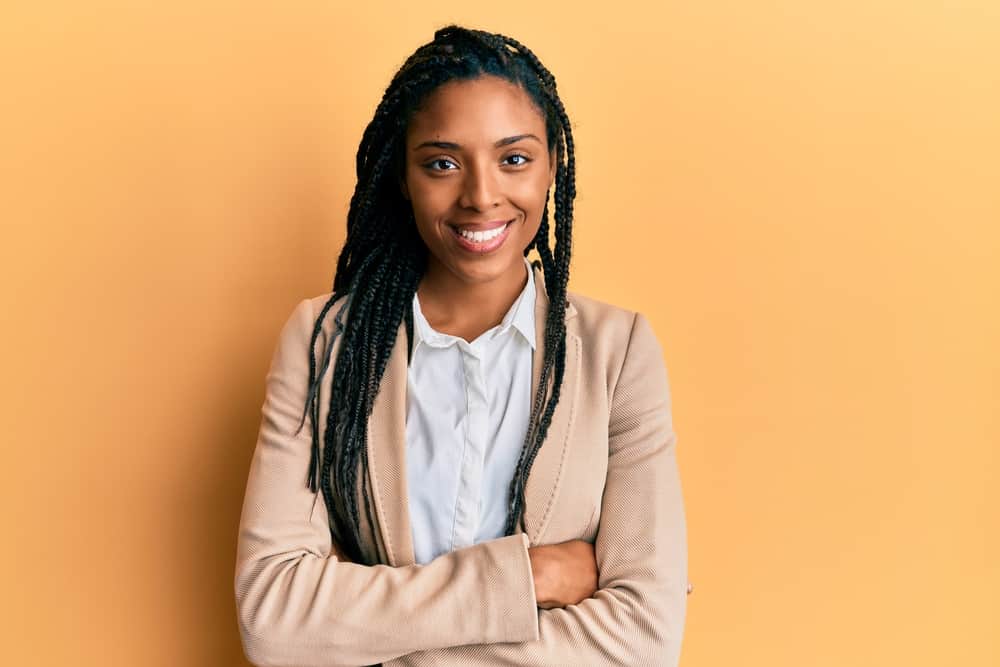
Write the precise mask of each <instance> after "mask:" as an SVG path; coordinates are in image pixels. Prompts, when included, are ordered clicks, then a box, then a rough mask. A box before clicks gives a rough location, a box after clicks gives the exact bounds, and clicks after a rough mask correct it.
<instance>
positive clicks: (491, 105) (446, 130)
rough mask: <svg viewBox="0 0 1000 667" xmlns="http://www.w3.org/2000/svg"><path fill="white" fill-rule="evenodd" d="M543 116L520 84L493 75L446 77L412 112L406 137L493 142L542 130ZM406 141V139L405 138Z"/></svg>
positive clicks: (416, 139)
mask: <svg viewBox="0 0 1000 667" xmlns="http://www.w3.org/2000/svg"><path fill="white" fill-rule="evenodd" d="M544 129H545V120H544V119H543V118H542V115H541V113H540V112H539V111H538V108H537V107H536V106H535V105H534V103H533V102H532V99H531V97H530V96H529V95H528V93H526V92H525V91H524V89H522V88H521V87H520V86H518V85H516V84H513V83H511V82H509V81H507V80H506V79H501V78H499V77H495V76H482V77H480V78H478V79H471V80H466V81H449V82H448V83H445V84H443V85H441V86H440V87H438V88H437V89H436V90H435V91H434V92H433V93H431V94H430V95H428V96H427V98H426V99H425V101H424V104H423V106H422V107H421V109H420V110H419V111H417V112H415V113H414V114H413V118H412V119H411V120H410V123H409V127H408V128H407V137H408V138H409V139H412V140H414V141H423V140H427V139H441V140H449V141H457V142H458V143H463V142H462V139H465V140H466V141H467V142H470V143H471V142H482V143H487V142H488V143H490V144H492V143H493V142H494V141H496V140H497V139H499V138H500V137H505V136H510V135H514V134H520V133H525V132H531V131H534V132H535V133H536V134H539V136H542V134H540V133H544ZM408 143H409V142H408Z"/></svg>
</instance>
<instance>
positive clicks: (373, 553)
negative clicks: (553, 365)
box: [235, 267, 687, 667]
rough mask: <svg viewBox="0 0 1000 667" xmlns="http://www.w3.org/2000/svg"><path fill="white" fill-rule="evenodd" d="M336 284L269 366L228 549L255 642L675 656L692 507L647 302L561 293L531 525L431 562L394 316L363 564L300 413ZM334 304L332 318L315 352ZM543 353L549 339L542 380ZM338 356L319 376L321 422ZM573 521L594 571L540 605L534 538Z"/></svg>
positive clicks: (444, 653)
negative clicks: (419, 531) (344, 542)
mask: <svg viewBox="0 0 1000 667" xmlns="http://www.w3.org/2000/svg"><path fill="white" fill-rule="evenodd" d="M533 270H534V271H535V280H536V281H537V283H536V284H537V285H538V288H539V289H538V295H537V298H536V301H535V308H536V311H535V322H536V328H537V334H538V341H540V343H541V341H544V328H545V314H546V312H547V309H548V298H547V296H546V293H545V289H544V277H543V274H542V272H541V269H539V268H534V267H533ZM329 296H330V294H329V293H328V294H325V295H321V296H317V297H314V298H310V299H305V300H303V301H302V302H300V303H299V304H298V306H297V307H296V308H295V309H294V311H293V313H292V314H291V317H290V318H289V319H288V321H287V323H286V324H285V325H284V328H283V329H282V331H281V333H280V335H279V339H278V342H277V345H276V348H275V351H274V355H273V358H272V360H271V366H270V370H269V372H268V374H267V378H266V396H265V400H264V403H263V407H262V409H261V412H262V420H261V425H260V432H259V436H258V439H257V444H256V448H255V450H254V453H253V459H252V462H251V466H250V472H249V477H248V480H247V487H246V495H245V498H244V502H243V511H242V515H241V518H240V526H239V536H238V546H237V557H236V567H235V592H236V608H237V617H238V621H239V630H240V635H241V638H242V642H243V648H244V651H245V653H246V655H247V657H248V658H249V660H250V661H251V662H252V663H253V664H255V665H297V666H314V667H333V666H334V665H352V666H357V665H372V664H376V663H383V664H384V665H386V666H387V667H389V666H391V667H403V666H414V667H415V666H418V665H419V666H424V665H453V666H455V667H458V666H462V667H468V666H470V665H518V666H521V665H567V666H570V665H571V666H573V667H580V666H597V665H628V666H630V667H638V666H641V665H669V666H674V665H677V663H678V660H679V655H680V650H681V637H682V634H683V631H684V619H685V613H686V588H687V537H686V524H685V513H684V506H683V500H682V494H681V486H680V479H679V476H678V468H677V462H676V452H675V450H676V436H675V433H674V429H673V424H672V419H671V401H670V389H669V386H668V380H667V369H666V365H665V363H664V359H663V355H662V350H661V347H660V344H659V343H658V341H657V338H656V336H655V334H654V332H653V329H652V327H651V326H650V323H649V320H648V319H647V318H646V317H644V316H643V315H642V314H641V313H636V312H632V311H629V310H626V309H623V308H620V307H617V306H613V305H610V304H607V303H603V302H600V301H597V300H595V299H591V298H588V297H586V296H583V295H580V294H576V293H573V292H570V293H569V305H568V307H567V313H566V341H567V350H566V369H565V376H564V380H563V382H564V384H563V387H562V395H561V397H560V400H559V404H558V406H557V408H556V410H555V413H554V414H553V418H552V423H551V426H550V428H549V431H548V434H547V437H546V439H545V442H544V443H543V445H542V447H541V449H540V450H539V452H538V455H537V457H536V459H535V461H534V464H533V466H532V468H531V474H530V476H529V478H528V480H527V485H526V490H525V494H526V496H525V503H526V508H525V525H526V529H527V532H526V533H525V532H521V531H520V530H519V531H518V532H517V533H516V534H514V535H509V536H506V537H502V538H499V539H496V540H490V541H487V542H481V543H479V544H475V545H472V546H469V547H465V548H462V549H458V550H455V551H452V552H450V553H447V554H444V555H442V556H440V557H438V558H437V559H435V560H434V561H432V562H430V563H426V564H424V565H420V564H416V563H415V561H414V555H413V543H412V534H411V528H410V520H409V514H408V511H407V488H406V485H407V479H406V463H405V456H406V442H405V433H406V429H405V426H406V387H407V338H406V330H405V326H404V325H403V324H401V325H400V327H399V331H398V337H397V342H396V345H395V347H394V349H393V352H392V355H391V357H390V359H389V362H388V366H387V368H386V371H385V375H384V377H383V380H382V384H381V387H380V390H379V393H378V395H377V396H376V399H375V405H374V408H373V413H372V415H371V417H370V421H369V426H368V444H367V447H368V461H369V468H370V477H369V482H370V486H371V489H372V497H371V498H370V502H371V503H372V511H373V514H374V516H375V517H376V522H377V524H378V525H377V530H376V531H375V533H374V534H372V532H371V531H370V530H365V533H364V535H363V537H364V542H365V543H364V545H363V548H364V549H365V550H366V556H368V557H370V558H372V560H371V561H369V562H377V563H380V564H378V565H372V566H369V565H362V564H359V563H353V562H351V561H348V560H345V559H343V558H341V557H339V549H338V547H336V546H335V545H333V544H332V543H331V540H330V532H329V529H328V527H327V510H326V505H325V503H324V502H323V498H322V494H321V493H316V494H314V493H312V492H311V491H310V490H309V489H308V487H307V486H306V479H307V471H308V467H309V457H310V447H311V431H310V429H311V422H310V420H309V418H308V417H307V419H306V422H305V425H304V427H303V428H302V429H301V431H300V432H299V433H298V434H296V429H297V427H298V424H299V421H300V418H301V416H302V412H303V407H304V405H305V399H306V392H307V386H306V385H307V383H308V378H309V342H310V338H311V334H312V330H313V327H314V324H315V321H316V318H317V316H318V313H319V312H320V310H321V308H322V306H323V304H324V303H325V302H326V300H327V299H328V298H329ZM337 305H339V304H337ZM337 305H335V306H334V309H333V310H332V311H331V312H330V313H328V317H327V318H326V322H325V323H324V330H323V333H322V334H321V336H320V342H318V343H317V346H316V354H317V358H318V359H321V358H322V350H323V349H325V341H326V340H327V339H326V338H325V337H326V336H329V335H330V333H331V332H332V330H333V321H332V320H333V317H332V315H333V313H335V312H336V308H337ZM340 340H341V339H340V338H338V339H337V341H336V342H335V343H334V349H333V354H334V355H336V353H337V349H338V348H337V346H338V345H339V342H340ZM332 359H334V360H335V359H336V357H335V356H334V357H332ZM541 364H542V344H539V345H538V346H536V349H535V353H534V358H533V366H532V374H533V381H532V390H531V391H532V394H531V395H532V396H534V395H535V390H536V389H537V387H538V382H539V377H540V375H541ZM332 366H333V362H332V361H331V368H329V369H328V370H327V373H326V375H325V379H326V385H325V386H324V387H321V394H320V398H321V400H320V423H321V424H325V423H326V412H327V410H328V402H329V396H330V393H329V392H330V378H331V377H332V375H333V373H332ZM359 488H360V484H359ZM359 497H360V496H359ZM362 503H363V501H362ZM359 507H360V508H361V509H362V517H363V516H364V512H363V508H364V505H363V504H360V505H359ZM364 524H365V522H364V520H362V525H364ZM572 539H585V540H588V541H591V542H593V543H594V548H595V553H596V557H597V566H598V570H599V578H598V579H599V589H598V590H597V592H596V593H595V594H594V595H593V597H591V598H588V599H586V600H584V601H582V602H581V603H580V604H576V605H571V606H568V607H565V608H557V609H539V608H538V607H537V605H536V599H535V593H534V585H533V582H532V576H531V567H530V561H529V559H528V547H529V546H535V545H542V544H556V543H560V542H564V541H567V540H572Z"/></svg>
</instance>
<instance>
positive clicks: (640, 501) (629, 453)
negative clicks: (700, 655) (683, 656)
mask: <svg viewBox="0 0 1000 667" xmlns="http://www.w3.org/2000/svg"><path fill="white" fill-rule="evenodd" d="M608 438H609V451H608V456H609V459H608V474H607V481H606V483H605V488H604V498H603V501H602V505H601V523H600V527H599V530H598V533H597V538H596V541H595V543H594V550H595V554H596V557H597V566H598V573H599V578H598V587H599V588H598V590H597V592H596V593H595V594H594V595H593V596H592V597H590V598H588V599H586V600H583V601H582V602H580V603H579V604H576V605H570V606H567V607H564V608H555V609H540V610H539V611H538V625H539V635H540V637H539V639H538V641H529V642H521V643H514V644H490V645H480V646H463V647H453V648H446V649H439V650H432V651H422V652H419V653H414V654H412V655H408V656H405V657H404V658H402V659H401V660H400V661H398V662H393V663H390V664H391V665H393V666H395V665H408V666H413V667H415V666H422V665H455V666H458V665H471V664H476V665H539V666H541V665H588V667H593V666H597V665H632V666H635V667H640V666H644V665H656V666H657V667H662V666H664V665H669V666H672V667H673V666H676V665H677V664H678V662H679V660H680V651H681V638H682V635H683V632H684V620H685V615H686V605H687V529H686V521H685V513H684V505H683V500H682V494H681V485H680V477H679V474H678V468H677V460H676V442H677V438H676V435H675V433H674V429H673V420H672V416H671V400H670V389H669V385H668V379H667V368H666V364H665V362H664V359H663V355H662V350H661V347H660V345H659V343H658V341H657V339H656V336H655V334H654V332H653V329H652V327H651V326H650V323H649V320H648V319H647V318H646V317H645V316H643V315H642V314H641V313H636V314H635V317H634V320H633V325H632V331H631V334H630V336H629V343H628V348H627V352H626V354H625V360H624V362H623V365H622V368H621V372H620V374H619V378H618V382H617V384H616V385H615V389H614V391H613V397H612V401H611V414H610V418H609V423H608ZM498 604H502V601H500V600H498Z"/></svg>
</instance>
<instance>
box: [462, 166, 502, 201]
mask: <svg viewBox="0 0 1000 667" xmlns="http://www.w3.org/2000/svg"><path fill="white" fill-rule="evenodd" d="M500 199H501V196H500V186H499V183H498V182H497V178H496V174H495V173H494V171H493V170H492V169H490V168H489V167H488V166H485V167H484V166H482V165H475V166H471V167H469V169H468V170H466V173H465V181H464V182H463V183H462V197H461V199H460V200H459V204H460V205H461V206H462V207H463V208H474V209H476V210H477V211H485V210H488V209H491V208H494V207H496V206H499V205H500Z"/></svg>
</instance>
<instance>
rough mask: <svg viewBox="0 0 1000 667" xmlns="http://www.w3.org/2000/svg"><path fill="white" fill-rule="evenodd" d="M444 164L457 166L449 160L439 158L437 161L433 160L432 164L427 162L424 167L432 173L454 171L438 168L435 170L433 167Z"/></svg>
mask: <svg viewBox="0 0 1000 667" xmlns="http://www.w3.org/2000/svg"><path fill="white" fill-rule="evenodd" d="M442 162H447V163H448V164H455V163H454V162H452V161H451V160H449V159H447V158H443V157H440V158H438V159H436V160H431V161H430V162H427V163H426V164H424V167H426V168H427V169H430V170H431V171H452V170H451V169H437V168H435V167H434V166H433V165H436V164H440V163H442Z"/></svg>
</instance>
